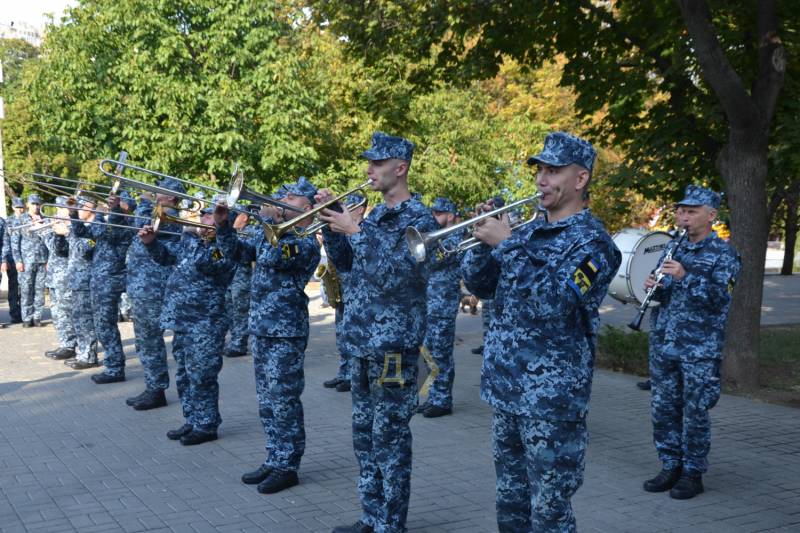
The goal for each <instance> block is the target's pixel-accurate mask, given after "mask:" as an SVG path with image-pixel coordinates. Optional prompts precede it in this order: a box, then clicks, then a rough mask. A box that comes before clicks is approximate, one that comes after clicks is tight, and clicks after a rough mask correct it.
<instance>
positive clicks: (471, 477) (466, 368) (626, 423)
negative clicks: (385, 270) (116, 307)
mask: <svg viewBox="0 0 800 533" xmlns="http://www.w3.org/2000/svg"><path fill="white" fill-rule="evenodd" d="M318 303H319V302H318V299H317V298H314V299H313V300H312V307H311V321H312V338H311V340H310V343H309V349H308V352H307V354H306V362H305V369H306V389H305V393H304V395H303V403H304V406H305V419H306V433H307V449H306V454H305V457H304V458H303V463H302V466H301V470H300V478H301V484H300V485H299V486H297V487H294V488H292V489H290V490H287V491H284V492H283V493H280V494H277V495H272V496H263V495H260V494H258V493H257V492H256V491H255V488H254V487H252V486H246V485H243V484H242V483H241V482H240V481H239V477H240V476H241V474H242V473H243V472H245V471H248V470H251V469H253V468H255V467H257V466H258V465H259V464H260V463H261V461H262V459H263V453H264V450H263V444H264V442H263V434H262V431H261V427H260V423H259V420H258V411H257V404H256V399H255V385H254V381H253V372H252V366H251V365H252V360H251V358H250V357H243V358H238V359H233V360H231V359H227V360H225V363H224V367H223V369H222V373H221V378H220V381H221V409H222V417H223V419H224V420H223V424H222V426H221V427H220V439H219V440H218V441H216V442H213V443H208V444H203V445H201V446H195V447H189V448H187V447H183V446H181V445H180V444H178V443H176V442H173V441H169V440H167V439H166V437H165V436H164V434H165V432H166V431H167V430H168V429H172V428H175V427H177V426H179V425H180V424H181V423H182V420H181V417H180V409H179V405H178V402H177V398H176V395H175V390H174V387H173V386H171V387H170V389H169V391H168V401H169V405H168V406H167V407H165V408H162V409H156V410H153V411H148V412H137V411H134V410H133V409H131V408H130V407H127V406H126V405H125V404H124V399H125V398H126V397H128V396H132V395H134V394H137V393H138V392H140V390H141V389H142V387H143V381H142V370H141V366H140V365H139V361H138V359H136V358H135V357H134V353H133V352H134V350H133V341H132V330H131V325H130V324H129V323H126V324H122V325H121V326H122V328H121V329H122V334H123V338H124V339H125V348H126V352H127V354H128V370H127V378H128V379H127V381H126V382H124V383H118V384H112V385H104V386H98V385H95V384H94V383H92V382H91V381H90V380H89V374H90V373H91V372H77V371H72V370H70V369H68V368H67V367H65V366H63V365H62V364H61V363H59V362H53V361H50V360H49V359H46V358H44V357H43V356H42V355H41V354H42V352H43V351H44V350H45V349H48V348H50V347H52V343H53V340H54V338H55V333H54V331H53V330H52V328H51V327H45V328H39V329H22V328H20V327H19V326H14V327H12V328H9V329H5V330H0V531H2V532H17V531H31V532H33V531H42V532H61V531H65V532H67V531H77V532H81V533H91V532H96V531H97V532H99V531H103V532H105V531H124V532H129V533H132V532H137V531H174V532H205V531H222V532H225V531H267V532H277V533H290V532H306V531H320V532H323V531H330V529H331V527H332V526H334V525H338V524H344V523H351V522H353V521H354V520H355V519H356V518H357V517H358V515H359V505H358V499H357V496H356V487H355V482H356V472H357V466H356V462H355V459H354V457H353V451H352V444H351V439H350V397H349V394H347V393H338V392H335V391H332V390H330V389H323V388H322V386H321V384H322V381H324V380H325V379H328V378H330V377H332V376H333V374H334V371H335V368H336V358H335V357H334V355H333V354H334V329H333V314H332V312H331V311H330V309H321V308H320V307H319V305H318ZM480 328H481V320H480V317H479V316H475V317H473V316H469V315H463V314H462V315H460V316H459V321H458V329H457V336H458V339H459V340H458V344H457V346H456V384H455V413H454V415H453V416H449V417H444V418H440V419H435V420H428V419H424V418H420V417H415V419H414V420H413V422H412V430H413V434H414V459H413V461H414V463H413V464H414V471H413V477H412V497H411V509H410V513H409V522H408V525H409V528H410V530H411V531H413V532H491V531H496V526H495V515H494V467H493V463H492V456H491V434H490V431H491V428H490V411H489V409H488V407H487V406H486V405H485V404H484V403H483V402H482V401H480V399H479V398H478V387H479V375H480V360H479V359H480V358H479V356H476V355H473V354H471V353H470V351H469V350H470V349H471V348H473V347H475V346H476V345H477V344H479V340H480ZM170 366H171V368H173V367H174V365H173V364H172V362H171V365H170ZM635 381H636V378H634V377H630V376H625V375H621V374H614V373H610V372H605V371H598V372H596V374H595V386H594V391H593V395H592V401H591V410H590V417H589V431H590V442H589V449H588V456H587V467H586V481H585V483H584V486H583V487H582V488H581V490H580V491H579V492H578V494H577V496H576V497H575V499H574V507H575V512H576V514H577V517H578V526H579V530H580V531H590V532H609V533H617V532H651V531H653V532H657V531H664V532H666V531H670V532H673V531H693V532H726V533H727V532H740V531H741V532H750V531H795V532H797V531H800V411H797V410H794V409H791V408H787V407H780V406H775V405H768V404H764V403H759V402H755V401H751V400H747V399H744V398H739V397H733V396H727V395H724V396H723V397H722V400H721V401H720V403H719V405H718V406H717V407H716V408H715V409H714V410H713V411H712V419H713V441H712V452H711V456H710V461H711V469H710V472H709V474H708V475H707V476H706V478H705V480H704V481H705V485H706V493H705V494H703V495H702V496H700V497H698V498H695V499H693V500H690V501H684V502H678V501H674V500H671V499H670V498H669V497H668V496H667V495H665V494H656V495H654V494H648V493H645V492H643V491H642V489H641V483H642V480H644V479H645V478H647V477H650V476H651V475H652V474H654V473H655V472H656V471H657V470H658V467H659V465H658V461H657V459H656V455H655V452H654V450H653V447H652V443H651V434H650V422H649V414H648V403H649V396H648V394H647V393H644V392H641V391H639V390H638V389H636V388H635V387H634V383H635Z"/></svg>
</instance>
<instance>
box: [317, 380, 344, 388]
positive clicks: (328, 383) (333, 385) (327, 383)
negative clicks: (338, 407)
mask: <svg viewBox="0 0 800 533" xmlns="http://www.w3.org/2000/svg"><path fill="white" fill-rule="evenodd" d="M341 382H342V380H341V379H339V378H333V379H329V380H328V381H323V382H322V386H323V387H325V388H326V389H335V388H336V386H337V385H338V384H339V383H341Z"/></svg>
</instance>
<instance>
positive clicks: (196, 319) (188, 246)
mask: <svg viewBox="0 0 800 533" xmlns="http://www.w3.org/2000/svg"><path fill="white" fill-rule="evenodd" d="M201 222H202V223H203V224H207V225H211V224H213V222H214V216H213V212H212V210H211V208H205V209H203V210H202V211H201ZM139 238H140V239H141V241H142V243H143V244H144V245H145V247H146V248H147V252H148V253H149V254H150V256H151V258H152V259H153V261H155V262H156V263H158V264H159V265H163V266H173V269H172V271H171V272H170V274H169V278H168V279H167V282H166V285H165V286H164V305H163V307H162V309H161V327H162V328H163V329H171V330H172V331H173V332H174V336H173V339H172V355H173V356H174V357H175V362H176V363H177V368H176V371H175V387H176V388H177V389H178V397H179V398H180V402H181V410H182V412H183V418H184V423H183V425H182V426H181V427H180V428H178V429H174V430H170V431H168V432H167V438H169V439H171V440H180V442H181V444H183V445H184V446H192V445H196V444H202V443H204V442H209V441H212V440H216V438H217V428H218V427H219V425H220V424H221V423H222V417H221V416H220V412H219V382H218V381H217V376H218V375H219V372H220V370H222V348H223V346H224V345H225V338H224V336H223V335H224V332H225V322H226V318H225V291H226V290H227V288H228V284H229V283H230V281H231V278H232V277H233V271H234V266H235V264H236V260H235V258H233V257H230V256H227V255H226V254H225V253H224V252H223V250H222V248H221V247H220V246H219V245H218V243H217V242H216V239H215V237H214V231H213V229H208V228H200V229H198V230H197V231H185V232H184V233H183V235H182V237H181V238H180V240H179V241H178V242H175V241H172V240H166V239H162V238H159V239H156V233H155V232H154V231H153V227H152V226H150V225H145V226H144V227H143V228H142V229H141V230H139Z"/></svg>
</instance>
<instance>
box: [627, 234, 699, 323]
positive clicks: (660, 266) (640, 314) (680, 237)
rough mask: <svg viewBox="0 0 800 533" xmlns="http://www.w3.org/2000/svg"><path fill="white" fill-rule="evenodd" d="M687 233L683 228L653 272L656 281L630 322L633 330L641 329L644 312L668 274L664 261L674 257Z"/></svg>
mask: <svg viewBox="0 0 800 533" xmlns="http://www.w3.org/2000/svg"><path fill="white" fill-rule="evenodd" d="M687 233H688V232H687V231H686V229H683V230H681V233H680V235H678V240H677V241H675V244H673V245H672V247H671V248H670V249H669V250H668V251H667V253H666V254H665V255H664V258H663V259H662V260H661V262H660V263H659V264H658V267H657V268H656V269H655V271H654V272H653V275H654V276H655V278H656V283H655V285H653V286H652V287H650V290H648V291H647V294H646V295H645V297H644V301H643V302H642V305H640V306H639V309H637V312H636V318H634V319H633V320H632V321H631V323H630V324H628V327H629V328H631V329H632V330H634V331H639V330H640V329H641V327H642V319H643V318H644V314H645V312H646V311H647V308H648V307H649V306H650V300H652V299H653V295H655V293H656V289H657V288H658V284H659V283H661V281H662V280H663V279H664V276H666V274H664V272H663V271H662V269H663V268H664V263H666V262H667V261H669V260H670V259H672V256H673V255H675V251H676V250H677V249H678V247H679V246H680V245H681V244H682V243H683V241H684V240H686V235H687Z"/></svg>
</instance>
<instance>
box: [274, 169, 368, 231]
mask: <svg viewBox="0 0 800 533" xmlns="http://www.w3.org/2000/svg"><path fill="white" fill-rule="evenodd" d="M370 183H372V180H367V181H365V182H364V183H362V184H361V185H359V186H358V187H354V188H353V189H351V190H349V191H347V192H343V193H342V194H340V195H339V196H337V197H335V198H333V199H331V200H328V201H327V202H323V203H321V204H319V205H318V206H315V207H314V208H313V209H310V210H308V211H303V213H302V214H301V215H297V216H296V217H294V218H293V219H291V220H287V221H286V222H282V223H281V224H266V223H265V224H263V225H262V227H263V228H264V236H265V237H266V238H267V240H268V241H269V242H270V244H272V246H277V245H278V241H279V240H280V238H281V237H283V236H284V235H285V234H286V232H288V231H289V230H292V229H295V226H296V225H297V224H298V223H299V222H302V221H303V220H306V219H308V218H311V217H315V216H317V214H318V213H319V212H320V211H322V210H323V209H328V208H329V207H331V206H333V205H334V204H337V203H339V202H340V201H341V200H342V198H347V197H348V196H349V195H351V194H353V193H354V192H356V191H360V190H362V189H364V188H365V187H367V186H369V184H370ZM323 226H325V223H322V226H320V228H321V227H323ZM311 233H312V232H309V231H308V229H305V230H303V231H298V234H299V235H302V236H307V235H311Z"/></svg>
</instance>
